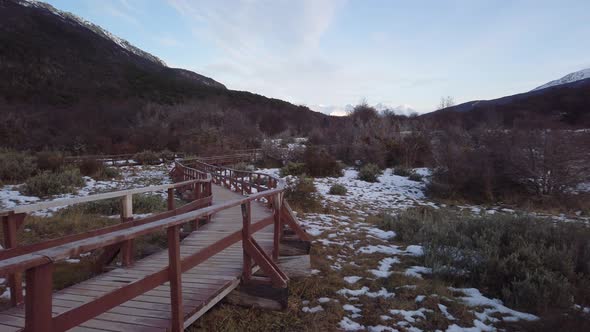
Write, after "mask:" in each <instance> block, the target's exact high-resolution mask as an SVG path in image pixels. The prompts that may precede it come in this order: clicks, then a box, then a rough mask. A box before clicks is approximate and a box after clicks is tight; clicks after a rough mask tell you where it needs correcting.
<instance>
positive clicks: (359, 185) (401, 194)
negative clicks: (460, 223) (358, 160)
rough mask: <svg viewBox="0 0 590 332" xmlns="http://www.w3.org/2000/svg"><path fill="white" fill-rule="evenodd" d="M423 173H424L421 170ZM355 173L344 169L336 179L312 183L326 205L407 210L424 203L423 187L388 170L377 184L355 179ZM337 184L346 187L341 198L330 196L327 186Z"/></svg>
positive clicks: (324, 179) (423, 185)
mask: <svg viewBox="0 0 590 332" xmlns="http://www.w3.org/2000/svg"><path fill="white" fill-rule="evenodd" d="M423 172H424V173H427V172H426V171H424V170H423ZM357 176H358V171H356V170H354V169H350V168H349V169H345V170H344V175H343V176H342V177H339V178H320V179H316V180H315V181H314V183H315V185H316V188H317V190H318V192H319V193H320V194H322V195H323V196H324V198H325V200H326V202H333V203H343V204H346V205H347V206H349V207H352V208H360V207H365V208H374V209H377V210H382V209H383V208H384V207H387V208H407V207H411V206H414V205H416V204H426V205H429V203H428V202H426V201H425V196H424V188H425V184H424V183H423V182H416V181H411V180H409V179H408V178H407V177H403V176H398V175H394V174H393V170H392V169H386V170H385V171H383V174H382V175H381V176H379V182H378V183H370V182H366V181H362V180H359V179H357ZM334 184H340V185H343V186H345V187H346V189H347V191H348V192H347V194H346V195H343V196H339V195H330V194H328V192H329V191H330V187H331V186H332V185H334Z"/></svg>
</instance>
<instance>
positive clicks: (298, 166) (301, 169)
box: [281, 162, 307, 177]
mask: <svg viewBox="0 0 590 332" xmlns="http://www.w3.org/2000/svg"><path fill="white" fill-rule="evenodd" d="M306 172H307V167H306V166H305V164H304V163H295V162H288V163H287V165H285V166H284V167H282V168H281V177H285V176H289V175H293V176H300V175H303V174H305V173H306Z"/></svg>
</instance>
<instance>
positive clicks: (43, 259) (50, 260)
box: [0, 161, 306, 332]
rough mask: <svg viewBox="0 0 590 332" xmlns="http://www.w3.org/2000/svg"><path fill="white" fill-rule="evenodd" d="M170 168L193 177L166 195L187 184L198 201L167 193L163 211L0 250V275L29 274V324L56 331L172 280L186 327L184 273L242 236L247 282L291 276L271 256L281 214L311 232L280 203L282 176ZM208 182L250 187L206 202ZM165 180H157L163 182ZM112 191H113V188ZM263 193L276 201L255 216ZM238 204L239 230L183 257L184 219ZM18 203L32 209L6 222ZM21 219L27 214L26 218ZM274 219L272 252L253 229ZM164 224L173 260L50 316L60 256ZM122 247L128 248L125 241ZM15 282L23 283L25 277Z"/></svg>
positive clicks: (276, 282) (277, 281) (280, 282)
mask: <svg viewBox="0 0 590 332" xmlns="http://www.w3.org/2000/svg"><path fill="white" fill-rule="evenodd" d="M172 176H173V177H176V178H183V179H186V178H187V177H188V178H192V179H190V180H188V181H183V182H179V183H175V184H172V185H170V187H169V189H168V190H169V191H168V192H169V195H170V192H171V191H170V189H172V190H174V188H178V189H180V188H182V189H183V190H185V191H186V192H190V193H191V194H192V195H193V198H195V199H196V200H195V201H194V202H197V203H196V204H192V205H190V204H191V203H189V204H187V205H190V206H189V207H188V208H186V205H185V206H183V207H180V208H178V209H174V205H173V202H174V200H173V198H172V199H171V198H170V197H171V196H169V199H168V203H169V206H168V208H169V209H171V210H170V211H168V212H164V213H162V214H159V215H155V216H151V217H148V218H144V219H140V220H135V221H129V222H126V223H123V224H120V225H116V226H111V227H107V228H103V229H99V230H95V231H91V232H88V233H84V234H77V235H70V236H67V237H64V238H60V239H55V240H49V241H45V242H41V243H38V244H33V245H29V246H23V247H15V248H11V249H7V250H5V251H1V252H0V275H7V276H19V275H20V274H21V273H23V272H24V273H25V275H26V284H27V296H26V297H25V331H49V332H51V331H64V330H67V329H70V328H73V327H75V326H77V325H79V324H82V323H83V322H85V321H87V320H89V319H92V318H94V317H96V316H98V315H100V314H101V313H104V312H106V311H108V310H110V309H112V308H114V307H116V306H118V305H120V304H122V303H124V302H126V301H129V300H131V299H133V298H135V297H137V296H139V295H141V294H143V293H145V292H147V291H149V290H152V289H154V288H156V287H158V286H160V285H162V284H164V283H166V282H170V299H171V312H172V316H171V330H172V331H182V330H183V327H184V325H183V324H184V314H183V302H182V291H181V287H182V273H183V272H186V271H188V270H190V269H192V268H194V267H195V266H197V265H199V264H200V263H202V262H204V261H205V260H207V259H208V258H210V257H212V256H214V255H216V254H217V253H219V252H221V251H222V250H224V249H226V248H228V247H229V246H231V245H233V244H235V243H237V242H240V241H241V242H242V247H243V255H244V259H243V264H244V266H243V275H242V280H243V281H244V282H249V281H258V282H269V283H271V284H272V285H273V286H274V287H286V285H287V281H288V278H287V276H286V275H285V274H284V273H283V272H282V271H281V270H280V269H279V267H278V266H277V265H276V264H275V262H274V261H273V258H274V259H276V258H277V257H278V253H279V240H280V237H281V234H282V230H283V227H282V223H281V219H284V220H285V221H286V223H287V225H288V226H290V227H291V228H293V229H294V230H295V231H296V233H297V234H300V235H301V237H302V238H303V239H305V238H306V234H305V231H303V230H302V229H301V228H300V227H299V225H298V224H297V222H296V221H295V219H294V217H293V214H292V212H291V211H290V209H289V208H288V205H287V204H286V202H284V203H283V194H284V190H285V185H284V183H283V182H282V181H281V180H280V179H277V178H274V177H272V176H269V175H267V174H261V173H253V172H246V171H238V170H232V169H228V168H224V167H220V166H214V165H209V164H206V163H203V162H200V161H191V162H187V163H183V162H177V163H176V164H175V168H174V170H173V171H172ZM211 182H214V183H217V184H220V185H223V186H225V187H227V188H230V189H232V190H234V191H237V192H241V193H244V194H246V193H247V194H248V196H245V197H243V198H240V199H236V200H232V201H228V202H224V203H221V204H216V205H211V206H209V205H210V204H211V194H212V190H211ZM160 187H161V186H158V190H160ZM254 190H256V192H254ZM128 194H129V193H128V192H127V193H121V196H109V197H108V198H110V197H128ZM100 195H103V196H100V199H104V198H106V195H108V194H100ZM110 195H114V193H113V194H110ZM95 196H96V195H95ZM172 197H173V196H172ZM127 199H128V198H124V199H123V201H124V202H125V200H127ZM260 200H263V201H266V202H268V204H269V206H270V207H271V208H272V209H273V214H272V216H270V217H267V218H265V219H263V220H257V221H255V222H252V219H251V204H252V202H253V201H260ZM81 201H89V200H88V197H84V198H78V199H76V201H75V203H79V202H81ZM60 203H61V204H63V203H64V201H60ZM43 204H44V205H43ZM48 204H49V203H39V205H38V206H37V207H39V208H46V207H47V206H48ZM123 204H126V203H123ZM203 206H206V207H203ZM236 206H240V207H241V211H242V228H241V230H238V231H236V232H234V233H231V234H229V235H227V236H225V237H223V238H222V239H220V240H219V241H217V242H215V243H213V244H211V245H209V246H208V247H206V248H204V249H202V250H200V251H198V252H194V253H192V254H190V255H189V256H185V257H184V258H181V255H180V229H181V226H182V225H184V224H187V223H191V222H194V221H195V220H199V219H208V218H210V217H211V216H212V215H213V214H215V213H217V212H220V211H223V210H226V209H229V208H233V207H236ZM195 209H196V210H195ZM16 211H29V210H27V209H24V208H19V209H15V210H13V211H9V212H8V214H5V215H4V216H3V218H6V222H5V223H4V224H6V225H15V222H14V220H15V217H14V216H16V215H19V216H22V215H24V212H19V213H15V212H16ZM19 218H20V217H19ZM125 218H126V215H124V214H122V219H125ZM23 219H24V218H23ZM3 220H4V219H3ZM19 220H21V222H22V219H19ZM271 224H274V236H273V238H274V241H273V245H274V247H273V254H272V256H273V258H271V257H268V255H267V254H266V253H265V252H264V250H262V249H261V247H260V246H259V245H258V243H256V241H255V240H254V238H253V237H252V235H253V234H254V233H256V232H257V231H259V230H261V229H263V228H265V227H266V226H269V225H271ZM12 227H14V226H12ZM296 229H298V231H297V230H296ZM164 230H165V231H166V232H167V239H168V257H169V265H168V266H167V267H165V268H162V269H160V270H159V271H156V272H154V273H151V274H149V275H146V276H144V277H142V278H141V279H138V280H136V281H133V282H131V283H129V284H127V285H125V286H122V287H120V288H117V289H115V290H112V291H110V292H109V293H107V294H105V295H102V296H100V297H97V298H95V299H93V300H92V301H90V302H87V303H84V304H82V305H81V306H79V307H76V308H73V309H70V310H68V311H65V312H61V313H58V314H57V316H55V317H52V287H53V285H52V284H53V275H52V273H53V270H54V265H55V263H56V262H59V261H62V260H65V259H67V258H68V257H72V256H78V255H80V254H83V253H86V252H90V251H93V250H97V249H105V251H107V249H109V248H114V247H120V248H123V247H124V246H125V245H127V246H129V245H130V244H132V243H133V241H134V240H135V239H137V238H138V237H140V236H142V235H146V234H152V233H155V232H159V231H164ZM121 250H122V252H124V250H123V249H121ZM253 264H256V265H257V266H259V267H260V268H261V270H262V271H263V272H264V273H265V274H266V276H268V280H266V279H265V280H260V277H254V276H252V275H251V273H252V266H253ZM18 284H19V285H20V279H19V280H18ZM16 285H17V283H15V282H13V283H12V284H11V287H15V286H16ZM21 299H22V297H21Z"/></svg>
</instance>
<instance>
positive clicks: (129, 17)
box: [100, 1, 141, 26]
mask: <svg viewBox="0 0 590 332" xmlns="http://www.w3.org/2000/svg"><path fill="white" fill-rule="evenodd" d="M119 2H120V3H121V5H120V6H113V5H112V4H110V3H108V2H106V1H105V2H103V3H101V5H100V7H101V8H102V10H104V11H106V12H107V13H108V14H109V15H111V16H114V17H116V18H119V19H122V20H124V21H127V22H129V23H131V24H134V25H137V26H140V25H141V24H140V23H139V20H138V19H137V18H136V17H135V14H136V13H137V12H135V11H134V8H133V7H130V5H129V4H128V3H127V1H119Z"/></svg>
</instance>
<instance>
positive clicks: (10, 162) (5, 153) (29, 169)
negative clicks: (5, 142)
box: [0, 150, 37, 182]
mask: <svg viewBox="0 0 590 332" xmlns="http://www.w3.org/2000/svg"><path fill="white" fill-rule="evenodd" d="M36 171H37V165H36V163H35V158H33V157H32V156H31V155H29V154H27V153H24V152H16V151H10V150H0V180H2V181H6V182H20V181H24V180H26V179H28V178H29V177H31V176H32V175H33V174H35V172H36Z"/></svg>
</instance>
